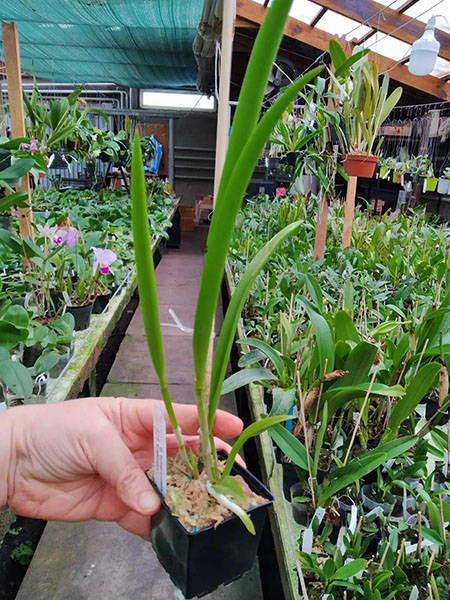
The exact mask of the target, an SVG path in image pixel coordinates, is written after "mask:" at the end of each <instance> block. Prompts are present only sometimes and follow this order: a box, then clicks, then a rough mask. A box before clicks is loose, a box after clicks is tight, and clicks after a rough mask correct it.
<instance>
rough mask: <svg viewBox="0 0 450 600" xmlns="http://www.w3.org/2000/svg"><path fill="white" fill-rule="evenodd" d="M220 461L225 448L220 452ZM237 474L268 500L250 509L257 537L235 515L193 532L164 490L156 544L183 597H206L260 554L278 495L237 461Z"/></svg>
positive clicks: (156, 520)
mask: <svg viewBox="0 0 450 600" xmlns="http://www.w3.org/2000/svg"><path fill="white" fill-rule="evenodd" d="M218 456H219V458H221V459H225V458H226V456H227V455H226V453H225V452H222V451H220V452H218ZM232 474H234V475H241V476H242V477H243V478H244V480H245V481H246V482H247V484H248V485H249V486H250V488H251V489H252V490H253V491H254V492H255V493H257V494H259V495H260V496H262V497H263V498H266V499H267V502H266V503H265V504H262V505H260V506H257V507H256V508H253V509H251V510H249V511H248V514H249V515H251V519H252V521H253V524H254V526H255V530H256V535H252V534H251V533H249V532H248V531H247V530H246V529H245V527H244V525H243V524H242V523H241V521H240V520H239V519H238V518H237V517H235V516H232V517H230V518H228V519H226V520H225V521H223V523H221V524H220V525H219V526H218V527H216V528H214V526H213V525H211V526H210V527H207V528H205V529H202V530H201V531H198V532H196V533H190V532H188V531H186V529H185V528H184V527H183V526H182V525H181V523H180V522H179V521H178V519H177V518H176V517H174V516H173V515H172V513H171V512H170V509H169V507H168V506H167V505H166V503H165V502H164V499H163V498H162V496H161V494H160V493H159V490H158V489H157V488H156V486H154V487H155V490H156V491H157V493H158V494H159V496H160V498H161V503H162V507H161V509H160V510H159V512H158V513H157V514H156V515H153V516H152V545H153V548H154V550H155V552H156V555H157V556H158V559H159V561H160V563H161V564H162V566H163V567H164V568H165V570H166V571H167V573H168V574H169V575H170V578H171V579H172V581H173V583H174V584H175V585H176V586H177V587H178V588H179V589H180V590H181V591H182V592H183V594H184V597H185V598H187V599H189V598H194V597H195V596H198V597H201V596H204V595H205V594H208V593H210V592H212V591H213V590H215V589H217V588H218V587H219V586H220V585H222V584H226V583H229V582H231V581H233V580H235V579H238V578H239V577H241V576H242V575H243V574H244V573H246V572H247V571H249V570H250V569H251V568H252V566H253V562H254V560H255V557H256V553H257V550H258V545H259V540H260V538H261V534H262V530H263V527H264V523H265V521H266V517H267V511H268V508H269V506H270V505H271V504H272V503H273V500H274V498H273V496H272V494H271V493H270V492H269V490H268V489H267V488H266V487H265V486H264V485H263V484H262V483H261V482H260V481H259V480H258V479H257V478H256V477H255V476H254V475H252V474H251V473H250V472H249V471H247V470H246V469H244V468H243V467H241V466H240V465H238V464H237V463H235V465H234V467H233V470H232Z"/></svg>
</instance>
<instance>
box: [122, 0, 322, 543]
mask: <svg viewBox="0 0 450 600" xmlns="http://www.w3.org/2000/svg"><path fill="white" fill-rule="evenodd" d="M291 4H292V2H291V1H290V2H287V1H285V0H274V2H273V3H272V5H271V7H270V8H269V9H268V11H267V16H266V19H265V21H264V23H263V24H262V25H261V27H260V29H259V32H258V36H257V38H256V40H255V44H254V47H253V51H252V54H251V57H250V61H249V64H248V68H247V72H246V75H245V78H244V82H243V84H242V90H241V94H240V99H239V104H238V107H237V109H236V113H235V117H234V121H233V128H232V131H231V135H230V139H229V146H228V152H227V156H226V159H225V164H224V167H223V172H222V178H221V182H220V186H219V191H218V194H217V198H216V205H215V209H214V213H213V217H212V221H211V227H210V231H209V235H208V244H207V247H208V250H207V253H206V257H205V264H204V267H203V271H202V277H201V283H200V291H199V296H198V302H197V311H196V317H195V324H194V334H193V354H194V370H195V395H196V401H197V410H198V416H199V423H200V429H199V433H200V457H195V456H194V455H193V453H192V452H191V453H190V456H189V457H188V455H187V452H186V449H185V446H184V443H183V439H182V435H181V430H180V428H179V426H178V423H177V420H176V417H175V413H174V409H173V406H172V402H171V398H170V393H169V390H168V386H167V382H166V376H165V367H164V351H163V342H162V334H161V326H160V319H159V308H158V296H157V290H156V280H155V273H154V266H153V256H152V252H151V245H150V231H149V228H148V218H147V194H146V189H145V177H144V171H143V159H142V152H141V146H140V140H139V137H138V135H136V136H135V140H134V150H133V158H132V169H131V170H132V178H131V198H132V224H133V235H134V246H135V254H136V266H137V278H138V286H139V293H140V299H141V306H142V312H143V318H144V327H145V332H146V336H147V343H148V347H149V352H150V356H151V358H152V361H153V365H154V367H155V371H156V372H157V375H158V377H159V383H160V387H161V392H162V396H163V399H164V403H165V407H166V411H167V414H168V417H169V419H170V422H171V425H172V427H173V431H174V432H175V436H176V439H177V442H178V447H179V451H180V453H181V455H182V456H183V457H184V460H185V462H186V464H187V466H188V468H189V469H190V471H191V473H192V476H195V477H198V476H199V471H200V463H199V458H201V464H202V465H203V468H204V476H205V477H206V478H207V489H208V491H209V493H210V494H211V495H212V496H213V497H214V498H215V499H216V500H217V501H218V502H220V503H221V504H223V505H224V506H226V507H227V508H229V509H230V510H231V511H232V512H234V513H235V514H236V515H238V516H239V518H241V520H242V521H243V522H244V524H245V525H246V527H247V528H248V530H249V531H251V532H253V533H254V527H253V524H252V522H251V520H250V518H249V517H248V515H247V513H245V512H244V511H243V510H242V509H241V508H240V507H239V506H238V504H236V502H235V501H234V500H239V498H241V499H242V496H243V494H244V493H245V492H244V491H243V489H242V487H241V484H240V483H239V481H238V480H237V479H235V478H234V477H233V476H232V475H231V470H232V467H233V464H234V461H235V458H236V455H237V453H238V451H239V450H240V448H241V447H242V446H243V444H244V443H245V441H246V440H248V439H249V438H250V437H251V436H254V435H257V434H259V433H261V432H262V431H264V430H266V429H268V428H270V427H271V426H273V425H274V424H277V423H280V422H282V421H284V420H286V418H287V417H286V415H277V416H272V417H266V418H264V419H261V420H260V421H258V422H255V423H253V424H252V425H250V426H249V427H248V428H246V429H245V430H244V431H243V433H242V434H241V436H240V437H239V439H238V440H237V442H236V443H235V444H234V446H233V448H232V450H231V452H230V454H229V456H228V459H227V461H226V464H225V465H224V467H223V469H220V468H219V464H218V459H217V454H216V451H215V446H214V439H213V425H214V419H215V414H216V410H217V408H218V405H219V400H220V396H221V390H222V383H223V380H224V377H225V372H226V367H227V363H228V359H229V356H230V351H231V347H232V344H233V340H234V334H235V331H236V326H237V322H238V320H239V317H240V314H241V311H242V309H243V306H244V303H245V300H246V298H247V295H248V293H249V291H250V288H251V286H252V284H253V282H254V281H255V279H256V277H257V275H258V272H259V271H260V269H261V268H262V267H263V266H264V265H265V263H266V262H267V260H268V259H269V257H270V256H271V255H272V254H273V252H274V251H275V250H276V249H277V248H278V247H279V246H280V244H281V243H282V242H283V241H284V240H286V239H287V238H288V237H289V236H291V235H293V234H295V233H296V231H298V229H299V228H300V225H301V223H300V222H299V221H297V222H294V223H292V224H290V225H288V226H287V227H285V228H284V229H283V230H282V231H280V232H279V233H278V234H277V235H276V236H275V237H273V238H272V239H271V240H269V241H268V242H267V244H266V245H265V246H264V247H263V248H262V249H261V251H260V252H258V253H257V254H256V256H255V258H254V259H253V260H252V261H251V262H250V264H249V265H248V268H247V271H246V272H245V274H244V275H243V276H242V279H241V281H240V283H239V285H238V286H237V288H236V291H235V293H234V294H233V297H232V299H231V302H230V305H229V307H228V310H227V312H226V315H225V318H224V322H223V325H222V329H221V332H220V335H219V339H218V343H217V347H216V351H215V354H214V360H213V365H212V372H211V379H210V381H209V382H208V381H207V357H208V353H209V348H210V340H211V333H212V326H213V320H214V314H215V311H216V305H217V300H218V297H219V293H220V286H221V282H222V277H223V273H224V266H225V260H226V255H227V252H228V248H229V244H230V239H231V236H232V233H233V229H234V226H235V220H236V216H237V213H238V210H239V207H240V205H241V202H242V198H243V196H244V193H245V190H246V187H247V184H248V181H249V179H250V177H251V175H252V173H253V170H254V168H255V166H256V164H257V161H258V158H259V156H260V154H261V151H262V149H263V147H264V144H265V143H266V141H267V139H268V138H269V137H270V135H271V132H272V131H273V129H274V127H275V126H276V124H277V123H278V122H279V121H280V119H281V117H282V115H283V112H284V111H285V110H286V108H287V107H288V105H289V104H290V103H291V102H293V101H294V100H295V98H296V97H297V95H298V94H299V92H300V91H301V90H302V89H303V88H304V86H305V85H307V84H308V83H309V82H311V81H312V80H313V79H314V78H315V77H316V75H317V74H318V73H319V72H320V71H321V67H318V68H316V69H313V70H311V71H309V72H308V73H306V74H305V75H304V76H303V77H301V78H299V79H298V80H297V81H296V82H294V83H293V84H292V85H291V86H289V87H288V88H286V90H285V91H284V92H283V94H282V95H281V96H280V97H279V98H278V100H276V101H275V102H274V104H273V105H272V106H271V107H270V109H269V110H267V111H266V112H265V113H264V114H263V116H262V117H261V118H259V116H260V111H261V105H262V101H263V97H264V92H265V89H266V85H267V81H268V78H269V74H270V71H271V68H272V65H273V61H274V60H275V57H276V53H277V50H278V46H279V44H280V41H281V38H282V35H283V30H284V26H285V23H286V20H287V17H288V14H289V10H290V7H291ZM208 384H209V385H208ZM207 388H208V391H207ZM200 475H201V473H200Z"/></svg>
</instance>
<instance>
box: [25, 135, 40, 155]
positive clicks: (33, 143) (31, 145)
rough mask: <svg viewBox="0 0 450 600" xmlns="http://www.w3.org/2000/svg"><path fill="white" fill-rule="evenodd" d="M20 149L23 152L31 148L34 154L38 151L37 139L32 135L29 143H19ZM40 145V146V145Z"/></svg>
mask: <svg viewBox="0 0 450 600" xmlns="http://www.w3.org/2000/svg"><path fill="white" fill-rule="evenodd" d="M20 147H21V149H22V150H23V151H24V152H25V151H26V150H31V154H32V155H33V154H36V152H37V151H38V141H37V140H36V139H35V138H34V137H32V138H31V140H30V143H29V144H25V143H23V144H20ZM41 147H42V146H41Z"/></svg>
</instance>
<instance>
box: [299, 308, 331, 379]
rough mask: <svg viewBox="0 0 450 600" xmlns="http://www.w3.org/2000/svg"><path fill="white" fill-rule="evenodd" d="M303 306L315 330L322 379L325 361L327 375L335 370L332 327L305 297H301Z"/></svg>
mask: <svg viewBox="0 0 450 600" xmlns="http://www.w3.org/2000/svg"><path fill="white" fill-rule="evenodd" d="M299 301H300V303H301V305H302V306H303V307H304V308H305V310H306V312H307V313H308V317H309V318H310V319H311V323H312V326H313V330H314V337H315V339H316V346H317V351H318V353H319V362H320V377H322V375H323V374H324V370H325V361H326V363H327V373H331V371H332V370H333V369H334V343H333V336H332V334H331V331H330V327H329V325H328V323H327V322H326V320H325V319H324V318H323V317H322V315H320V314H319V313H318V312H317V309H316V308H315V306H314V305H313V304H311V302H309V300H308V299H307V298H305V297H304V296H300V297H299Z"/></svg>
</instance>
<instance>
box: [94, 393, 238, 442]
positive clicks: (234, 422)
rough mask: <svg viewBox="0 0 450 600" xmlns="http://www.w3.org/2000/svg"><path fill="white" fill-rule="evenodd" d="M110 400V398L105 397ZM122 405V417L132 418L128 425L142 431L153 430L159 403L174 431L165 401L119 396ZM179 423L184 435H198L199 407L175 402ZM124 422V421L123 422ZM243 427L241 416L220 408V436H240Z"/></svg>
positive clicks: (217, 419)
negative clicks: (155, 408)
mask: <svg viewBox="0 0 450 600" xmlns="http://www.w3.org/2000/svg"><path fill="white" fill-rule="evenodd" d="M104 400H108V399H106V398H105V399H104ZM117 400H118V401H119V405H120V413H121V419H122V420H124V419H128V420H130V421H129V422H128V423H127V425H128V426H130V425H131V426H132V428H133V430H134V431H135V432H136V433H139V429H140V428H141V429H142V430H143V431H142V433H151V432H152V431H153V406H154V404H155V403H158V404H159V405H160V406H161V407H162V408H163V410H164V415H165V419H166V424H167V432H168V433H170V432H172V431H173V429H172V425H171V424H170V421H169V417H168V416H167V413H166V410H165V407H164V402H162V401H161V400H152V399H138V398H117ZM173 408H174V411H175V416H176V418H177V422H178V425H179V427H180V429H181V431H182V433H183V434H184V435H196V434H198V430H199V420H198V413H197V407H196V406H194V405H192V404H173ZM123 424H124V423H123ZM242 429H243V423H242V421H241V419H240V418H239V417H237V416H236V415H232V414H231V413H229V412H226V411H224V410H218V411H217V413H216V417H215V420H214V427H213V433H214V435H216V436H218V437H224V438H231V437H236V436H238V435H239V434H240V433H241V431H242Z"/></svg>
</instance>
